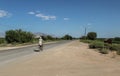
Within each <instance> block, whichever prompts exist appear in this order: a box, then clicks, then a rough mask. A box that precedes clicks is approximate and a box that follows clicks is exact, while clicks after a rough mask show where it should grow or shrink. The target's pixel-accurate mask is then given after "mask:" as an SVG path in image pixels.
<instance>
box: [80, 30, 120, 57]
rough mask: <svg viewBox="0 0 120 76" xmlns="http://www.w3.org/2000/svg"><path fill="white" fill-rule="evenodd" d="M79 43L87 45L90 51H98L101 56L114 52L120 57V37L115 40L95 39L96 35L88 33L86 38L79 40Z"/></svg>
mask: <svg viewBox="0 0 120 76" xmlns="http://www.w3.org/2000/svg"><path fill="white" fill-rule="evenodd" d="M80 41H81V42H84V43H88V44H89V48H90V49H98V51H99V52H100V53H102V54H108V53H109V52H112V51H115V52H116V53H117V54H118V55H120V37H115V38H107V39H106V38H97V33H95V32H89V33H88V34H87V36H83V37H81V38H80Z"/></svg>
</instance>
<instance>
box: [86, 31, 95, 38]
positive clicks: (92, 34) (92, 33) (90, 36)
mask: <svg viewBox="0 0 120 76" xmlns="http://www.w3.org/2000/svg"><path fill="white" fill-rule="evenodd" d="M96 37H97V33H96V32H89V33H88V34H87V38H88V39H90V40H95V39H96Z"/></svg>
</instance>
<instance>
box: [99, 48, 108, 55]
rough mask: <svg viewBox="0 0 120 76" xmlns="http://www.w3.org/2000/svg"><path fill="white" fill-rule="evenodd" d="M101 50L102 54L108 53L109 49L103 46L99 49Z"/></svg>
mask: <svg viewBox="0 0 120 76" xmlns="http://www.w3.org/2000/svg"><path fill="white" fill-rule="evenodd" d="M99 52H100V53H102V54H108V53H109V50H108V49H106V48H101V49H99Z"/></svg>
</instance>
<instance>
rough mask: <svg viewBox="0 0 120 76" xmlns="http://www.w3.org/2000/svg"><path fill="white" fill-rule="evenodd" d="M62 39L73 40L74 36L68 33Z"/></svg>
mask: <svg viewBox="0 0 120 76" xmlns="http://www.w3.org/2000/svg"><path fill="white" fill-rule="evenodd" d="M62 39H64V40H72V36H70V35H68V34H67V35H65V36H63V38H62Z"/></svg>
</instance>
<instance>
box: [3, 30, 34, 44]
mask: <svg viewBox="0 0 120 76" xmlns="http://www.w3.org/2000/svg"><path fill="white" fill-rule="evenodd" d="M5 39H6V41H7V42H8V43H26V42H31V41H33V39H34V35H33V34H32V33H31V32H26V31H22V30H21V29H19V30H8V31H6V36H5Z"/></svg>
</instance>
